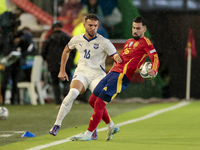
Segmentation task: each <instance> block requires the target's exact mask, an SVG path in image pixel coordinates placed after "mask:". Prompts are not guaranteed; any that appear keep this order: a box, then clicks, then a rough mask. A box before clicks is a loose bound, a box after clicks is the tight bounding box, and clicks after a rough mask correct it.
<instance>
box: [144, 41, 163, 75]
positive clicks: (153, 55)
mask: <svg viewBox="0 0 200 150" xmlns="http://www.w3.org/2000/svg"><path fill="white" fill-rule="evenodd" d="M144 46H145V47H144V50H145V51H146V53H147V55H148V56H149V58H150V59H151V63H152V67H151V69H152V70H153V71H154V72H155V74H156V73H157V71H158V67H159V58H158V53H157V51H156V49H155V48H154V46H153V44H152V42H151V41H150V40H149V39H148V38H145V43H144Z"/></svg>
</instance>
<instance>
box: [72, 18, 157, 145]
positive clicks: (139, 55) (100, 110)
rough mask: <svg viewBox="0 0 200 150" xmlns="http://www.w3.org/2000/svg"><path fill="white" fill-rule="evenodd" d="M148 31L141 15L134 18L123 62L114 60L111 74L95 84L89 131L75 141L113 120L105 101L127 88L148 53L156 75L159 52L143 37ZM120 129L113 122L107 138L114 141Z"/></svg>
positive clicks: (89, 137) (109, 100)
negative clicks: (130, 37)
mask: <svg viewBox="0 0 200 150" xmlns="http://www.w3.org/2000/svg"><path fill="white" fill-rule="evenodd" d="M145 31H146V20H145V19H144V18H142V17H136V18H135V19H134V20H133V26H132V35H133V38H132V39H128V40H127V41H126V42H125V44H124V47H123V49H122V51H121V53H120V56H121V58H122V63H116V62H115V63H114V66H113V68H112V69H111V71H110V72H109V74H107V75H106V77H104V78H103V79H102V80H101V81H100V82H99V84H98V85H97V86H96V88H95V90H94V92H93V93H92V95H91V96H90V99H89V103H90V105H91V106H92V107H93V108H94V111H93V114H92V117H91V119H90V122H89V127H88V129H87V131H86V132H85V133H83V134H80V135H78V136H75V137H71V138H70V139H71V140H72V141H90V140H91V136H92V133H93V131H94V130H95V129H96V127H97V125H98V124H99V122H100V121H101V119H103V121H104V122H105V123H106V124H108V123H109V122H111V119H110V117H109V115H108V113H107V110H106V108H105V106H106V104H108V103H109V102H111V101H112V100H113V99H114V98H115V97H116V95H117V94H119V93H121V92H122V91H124V90H125V89H126V88H127V86H128V84H129V83H130V80H131V77H132V75H133V74H134V72H135V70H136V69H138V68H139V67H140V66H141V65H142V64H143V63H144V61H145V59H146V57H147V56H149V58H150V59H151V62H152V68H151V69H150V70H149V71H148V74H149V75H150V76H152V77H154V76H155V75H156V73H157V71H158V67H159V59H158V54H157V52H156V50H155V48H154V46H153V44H152V42H151V41H150V40H149V39H148V38H147V37H145V36H144V33H145ZM117 132H119V127H118V126H116V125H114V124H113V125H111V126H109V127H108V132H107V137H106V140H107V141H108V140H111V139H112V138H113V136H114V134H115V133H117Z"/></svg>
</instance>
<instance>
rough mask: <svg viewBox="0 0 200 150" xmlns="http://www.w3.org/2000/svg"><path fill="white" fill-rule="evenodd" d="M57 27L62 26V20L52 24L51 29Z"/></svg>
mask: <svg viewBox="0 0 200 150" xmlns="http://www.w3.org/2000/svg"><path fill="white" fill-rule="evenodd" d="M55 27H60V28H62V22H61V21H55V22H54V23H53V24H52V26H51V29H53V28H55Z"/></svg>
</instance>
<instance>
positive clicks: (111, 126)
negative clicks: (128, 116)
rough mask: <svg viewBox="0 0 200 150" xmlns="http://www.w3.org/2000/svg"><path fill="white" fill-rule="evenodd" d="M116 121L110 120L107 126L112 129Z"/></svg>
mask: <svg viewBox="0 0 200 150" xmlns="http://www.w3.org/2000/svg"><path fill="white" fill-rule="evenodd" d="M114 125H115V124H114V122H113V121H110V122H109V123H108V124H107V126H108V129H112V128H113V127H114Z"/></svg>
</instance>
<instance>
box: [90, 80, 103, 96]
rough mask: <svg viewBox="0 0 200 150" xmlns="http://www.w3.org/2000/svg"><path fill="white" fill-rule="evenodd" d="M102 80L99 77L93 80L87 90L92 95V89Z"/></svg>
mask: <svg viewBox="0 0 200 150" xmlns="http://www.w3.org/2000/svg"><path fill="white" fill-rule="evenodd" d="M102 79H103V77H99V78H96V79H94V80H92V81H91V83H90V85H89V89H90V91H91V92H92V93H93V91H94V89H95V88H96V86H97V85H98V84H99V82H100V81H101V80H102Z"/></svg>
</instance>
